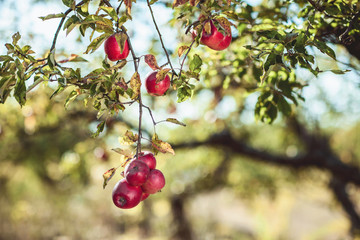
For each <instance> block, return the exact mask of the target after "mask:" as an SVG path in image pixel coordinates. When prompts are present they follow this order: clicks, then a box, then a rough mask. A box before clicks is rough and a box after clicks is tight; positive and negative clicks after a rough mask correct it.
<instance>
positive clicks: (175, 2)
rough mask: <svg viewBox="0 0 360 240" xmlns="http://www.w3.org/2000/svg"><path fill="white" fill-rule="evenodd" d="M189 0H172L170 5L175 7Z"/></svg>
mask: <svg viewBox="0 0 360 240" xmlns="http://www.w3.org/2000/svg"><path fill="white" fill-rule="evenodd" d="M188 1H189V0H174V2H173V5H172V7H173V8H174V7H177V6H180V5H183V4H185V3H187V2H188Z"/></svg>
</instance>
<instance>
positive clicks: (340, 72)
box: [331, 69, 350, 74]
mask: <svg viewBox="0 0 360 240" xmlns="http://www.w3.org/2000/svg"><path fill="white" fill-rule="evenodd" d="M331 72H333V73H335V74H345V73H347V72H350V70H339V69H333V70H331Z"/></svg>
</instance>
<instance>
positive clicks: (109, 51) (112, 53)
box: [104, 34, 130, 61]
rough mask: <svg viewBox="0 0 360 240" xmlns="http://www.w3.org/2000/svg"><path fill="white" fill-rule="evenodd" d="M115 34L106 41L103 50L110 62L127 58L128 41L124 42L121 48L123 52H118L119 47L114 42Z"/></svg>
mask: <svg viewBox="0 0 360 240" xmlns="http://www.w3.org/2000/svg"><path fill="white" fill-rule="evenodd" d="M115 35H116V34H113V35H111V36H110V37H109V38H108V39H106V41H105V44H104V48H105V53H106V55H107V56H108V58H109V60H110V61H119V60H122V59H125V58H127V56H128V55H129V52H130V51H129V44H128V41H127V40H125V44H124V47H123V51H121V50H120V45H119V43H118V42H117V41H116V37H115Z"/></svg>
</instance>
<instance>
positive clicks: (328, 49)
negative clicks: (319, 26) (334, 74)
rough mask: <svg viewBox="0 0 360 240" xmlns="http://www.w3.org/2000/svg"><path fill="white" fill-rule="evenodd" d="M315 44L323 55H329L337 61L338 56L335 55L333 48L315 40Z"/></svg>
mask: <svg viewBox="0 0 360 240" xmlns="http://www.w3.org/2000/svg"><path fill="white" fill-rule="evenodd" d="M314 44H315V46H316V47H317V48H318V49H319V50H320V51H321V52H322V53H325V54H326V55H328V56H329V57H331V58H332V59H334V60H336V55H335V52H334V50H332V48H331V47H329V46H328V45H326V43H324V42H322V41H320V40H317V39H315V41H314Z"/></svg>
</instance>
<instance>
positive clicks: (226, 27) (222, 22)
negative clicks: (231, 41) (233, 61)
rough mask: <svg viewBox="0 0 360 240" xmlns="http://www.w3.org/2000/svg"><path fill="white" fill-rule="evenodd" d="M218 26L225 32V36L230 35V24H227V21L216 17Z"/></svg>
mask: <svg viewBox="0 0 360 240" xmlns="http://www.w3.org/2000/svg"><path fill="white" fill-rule="evenodd" d="M215 20H216V21H217V22H218V23H219V24H220V26H221V27H222V28H223V29H224V30H225V33H226V35H230V34H231V24H230V22H229V20H227V19H226V18H224V17H217V18H216V19H215Z"/></svg>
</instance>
